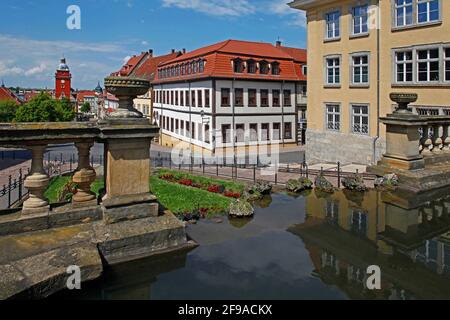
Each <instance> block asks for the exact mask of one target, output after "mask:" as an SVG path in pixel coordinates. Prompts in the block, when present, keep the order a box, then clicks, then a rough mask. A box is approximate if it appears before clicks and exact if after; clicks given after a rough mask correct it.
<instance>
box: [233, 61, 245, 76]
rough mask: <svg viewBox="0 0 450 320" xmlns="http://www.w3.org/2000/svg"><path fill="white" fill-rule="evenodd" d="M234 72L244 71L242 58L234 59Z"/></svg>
mask: <svg viewBox="0 0 450 320" xmlns="http://www.w3.org/2000/svg"><path fill="white" fill-rule="evenodd" d="M233 66H234V68H233V69H234V72H235V73H243V72H244V62H243V61H242V60H241V59H234V60H233Z"/></svg>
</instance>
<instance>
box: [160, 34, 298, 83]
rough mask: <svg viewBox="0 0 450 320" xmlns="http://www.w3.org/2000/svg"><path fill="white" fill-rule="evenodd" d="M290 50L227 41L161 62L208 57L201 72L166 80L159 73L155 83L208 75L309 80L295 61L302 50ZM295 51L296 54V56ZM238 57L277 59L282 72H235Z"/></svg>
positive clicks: (179, 61)
mask: <svg viewBox="0 0 450 320" xmlns="http://www.w3.org/2000/svg"><path fill="white" fill-rule="evenodd" d="M295 50H299V49H295ZM302 51H304V50H302ZM289 52H290V53H288V52H285V51H284V50H280V49H279V48H278V47H276V46H274V45H272V44H270V43H263V42H249V41H238V40H227V41H223V42H219V43H216V44H213V45H210V46H207V47H204V48H200V49H197V50H194V51H192V52H189V53H186V54H183V55H182V56H180V57H178V58H176V59H173V60H170V61H167V62H164V63H162V64H160V68H162V67H170V66H174V65H178V64H180V63H181V62H187V61H192V60H196V59H198V58H202V59H204V60H205V67H204V71H203V72H202V73H196V74H190V75H182V76H177V77H169V78H164V79H158V76H157V75H156V81H155V83H163V82H176V81H179V80H189V79H202V78H209V77H219V78H220V77H225V78H227V77H228V78H241V79H264V80H288V81H300V80H306V77H304V76H303V74H302V72H301V64H300V63H299V62H298V61H297V60H296V59H298V58H299V57H300V53H299V52H297V51H294V50H289ZM291 54H292V55H291ZM294 54H295V57H294V56H293V55H294ZM237 58H240V59H242V60H248V59H255V60H256V61H262V60H265V61H267V62H269V63H273V62H277V63H279V65H280V74H279V75H272V74H259V73H257V74H249V73H235V72H234V70H233V66H232V60H234V59H237Z"/></svg>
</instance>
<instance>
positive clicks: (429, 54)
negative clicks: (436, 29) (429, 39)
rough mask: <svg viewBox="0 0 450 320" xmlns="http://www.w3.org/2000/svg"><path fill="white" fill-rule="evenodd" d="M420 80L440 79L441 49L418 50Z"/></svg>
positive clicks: (431, 80)
mask: <svg viewBox="0 0 450 320" xmlns="http://www.w3.org/2000/svg"><path fill="white" fill-rule="evenodd" d="M417 80H418V82H436V81H439V49H438V48H433V49H425V50H417Z"/></svg>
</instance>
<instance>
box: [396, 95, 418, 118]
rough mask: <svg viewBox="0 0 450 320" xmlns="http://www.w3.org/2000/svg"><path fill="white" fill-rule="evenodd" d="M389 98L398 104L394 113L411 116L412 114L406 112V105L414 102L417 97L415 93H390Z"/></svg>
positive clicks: (408, 111)
mask: <svg viewBox="0 0 450 320" xmlns="http://www.w3.org/2000/svg"><path fill="white" fill-rule="evenodd" d="M390 98H391V100H392V101H394V102H395V103H397V104H398V108H397V110H395V111H394V113H396V114H408V115H409V114H412V112H411V111H410V110H408V105H409V104H410V103H413V102H416V101H417V98H418V96H417V94H416V93H391V94H390Z"/></svg>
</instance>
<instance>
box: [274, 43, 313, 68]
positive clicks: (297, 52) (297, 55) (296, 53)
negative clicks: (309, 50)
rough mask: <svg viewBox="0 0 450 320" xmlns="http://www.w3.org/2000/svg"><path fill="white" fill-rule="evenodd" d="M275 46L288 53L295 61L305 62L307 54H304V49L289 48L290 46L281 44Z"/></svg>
mask: <svg viewBox="0 0 450 320" xmlns="http://www.w3.org/2000/svg"><path fill="white" fill-rule="evenodd" d="M277 48H279V49H281V50H282V51H284V52H286V53H287V54H288V55H290V56H291V57H292V58H294V60H295V62H299V63H304V64H306V61H307V54H306V50H305V49H298V48H290V47H283V46H279V47H277Z"/></svg>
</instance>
